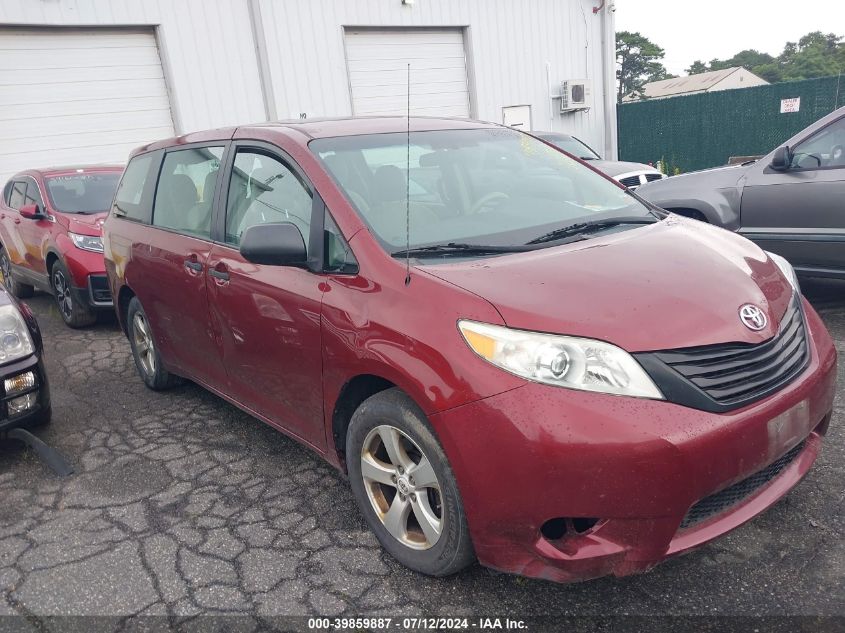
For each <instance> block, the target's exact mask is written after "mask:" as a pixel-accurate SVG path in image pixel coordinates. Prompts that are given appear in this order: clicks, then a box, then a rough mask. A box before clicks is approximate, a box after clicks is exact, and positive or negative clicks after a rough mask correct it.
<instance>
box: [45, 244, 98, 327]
mask: <svg viewBox="0 0 845 633" xmlns="http://www.w3.org/2000/svg"><path fill="white" fill-rule="evenodd" d="M50 286H51V287H52V288H53V296H54V297H55V299H56V306H57V307H58V308H59V314H60V315H61V317H62V321H64V322H65V325H67V326H69V327H72V328H74V329H78V328H83V327H88V326H89V325H91V324H93V323H94V322H96V321H97V313H96V312H94V310H92V309H91V307H90V306H89V305H87V304H85V303H82V302H81V301H77V299H76V298H75V297H74V296H73V287H72V286H71V276H70V273H68V271H67V268H65V265H64V264H63V263H62V262H61V261H60V260H56V261H55V262H53V267H52V268H51V269H50Z"/></svg>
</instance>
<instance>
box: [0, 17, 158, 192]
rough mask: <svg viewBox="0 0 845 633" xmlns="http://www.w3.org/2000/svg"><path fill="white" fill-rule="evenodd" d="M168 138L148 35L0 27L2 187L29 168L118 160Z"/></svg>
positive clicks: (151, 38)
mask: <svg viewBox="0 0 845 633" xmlns="http://www.w3.org/2000/svg"><path fill="white" fill-rule="evenodd" d="M172 135H173V121H172V118H171V116H170V102H169V100H168V98H167V87H166V86H165V82H164V74H163V73H162V70H161V61H160V59H159V55H158V47H157V46H156V40H155V37H154V36H153V33H152V31H150V30H123V29H60V28H53V29H50V28H39V29H17V28H2V29H0V182H5V181H6V179H7V178H8V177H9V176H10V175H11V174H13V173H15V172H16V171H19V170H21V169H26V168H30V167H46V166H51V165H67V164H74V163H105V162H116V163H123V162H126V157H127V155H128V154H129V151H130V150H131V149H132V148H134V147H137V146H138V145H141V144H143V143H147V142H149V141H152V140H155V139H159V138H163V137H167V136H172Z"/></svg>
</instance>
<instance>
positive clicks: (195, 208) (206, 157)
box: [153, 147, 223, 239]
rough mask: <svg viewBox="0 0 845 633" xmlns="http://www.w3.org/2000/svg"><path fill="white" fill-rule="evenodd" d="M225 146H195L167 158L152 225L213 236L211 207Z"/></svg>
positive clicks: (160, 178) (159, 181) (165, 158)
mask: <svg viewBox="0 0 845 633" xmlns="http://www.w3.org/2000/svg"><path fill="white" fill-rule="evenodd" d="M221 158H223V148H222V147H192V148H190V149H183V150H178V151H175V152H168V153H167V154H166V155H165V157H164V163H163V164H162V167H161V174H160V176H159V180H158V189H157V191H156V197H155V203H154V205H153V225H155V226H160V227H162V228H167V229H173V230H174V231H179V232H180V233H186V234H188V235H193V236H196V237H201V238H204V239H209V238H210V237H211V207H212V201H213V200H214V187H215V185H216V183H217V174H218V173H219V171H220V159H221Z"/></svg>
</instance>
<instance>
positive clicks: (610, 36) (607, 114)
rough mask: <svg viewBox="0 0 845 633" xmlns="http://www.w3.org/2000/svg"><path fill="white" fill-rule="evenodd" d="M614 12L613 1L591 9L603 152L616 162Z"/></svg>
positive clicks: (608, 158)
mask: <svg viewBox="0 0 845 633" xmlns="http://www.w3.org/2000/svg"><path fill="white" fill-rule="evenodd" d="M615 12H616V4H615V2H614V0H610V1H609V2H607V0H602V3H601V4H600V5H599V6H597V7H593V13H597V14H600V16H601V17H600V20H601V22H600V28H601V65H602V100H603V102H604V103H603V106H604V107H603V108H602V110H603V114H604V151H603V156H604V159H605V160H617V144H616V28H615V21H614V18H613V14H614V13H615Z"/></svg>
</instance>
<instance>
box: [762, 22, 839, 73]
mask: <svg viewBox="0 0 845 633" xmlns="http://www.w3.org/2000/svg"><path fill="white" fill-rule="evenodd" d="M843 51H845V44H843V42H842V37H840V36H838V35H836V34H835V33H827V34H825V33H822V32H821V31H813V32H812V33H807V35H805V36H804V37H802V38H801V39H800V40H798V43H797V44H796V43H795V42H787V43H786V46H785V47H784V49H783V53H781V55H780V57H779V58H778V61H779V62H780V65H781V68H782V69H783V78H784V79H786V80H795V79H811V78H813V77H825V76H827V75H836V74H838V73H840V72H843V71H845V63H843V61H845V52H843Z"/></svg>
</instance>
